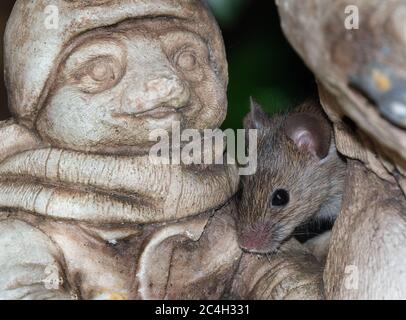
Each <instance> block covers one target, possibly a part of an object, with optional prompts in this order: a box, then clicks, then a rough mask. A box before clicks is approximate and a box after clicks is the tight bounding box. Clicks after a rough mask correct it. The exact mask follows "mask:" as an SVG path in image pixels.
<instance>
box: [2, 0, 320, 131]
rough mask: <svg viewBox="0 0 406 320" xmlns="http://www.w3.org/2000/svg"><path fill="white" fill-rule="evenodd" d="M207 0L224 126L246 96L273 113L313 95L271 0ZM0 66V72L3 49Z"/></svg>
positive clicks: (243, 109) (232, 122)
mask: <svg viewBox="0 0 406 320" xmlns="http://www.w3.org/2000/svg"><path fill="white" fill-rule="evenodd" d="M27 1H28V0H27ZM38 1H39V0H38ZM208 1H209V3H210V5H211V6H212V9H213V11H214V13H215V15H216V17H217V19H218V21H219V23H220V26H221V28H222V30H223V36H224V40H225V43H226V48H227V55H228V61H229V71H230V86H229V90H228V94H229V112H228V117H227V119H226V122H225V123H224V125H223V128H241V127H242V122H241V121H242V118H243V117H244V115H245V114H246V113H247V112H248V110H249V97H250V96H253V97H255V98H256V100H257V101H258V102H260V103H261V104H262V105H263V106H264V108H265V109H266V110H267V111H268V112H269V113H273V112H275V111H279V110H283V109H286V108H289V107H292V106H294V104H296V103H297V102H299V101H301V100H303V99H304V98H306V97H307V96H309V95H312V94H313V93H314V80H313V77H312V75H311V73H310V72H309V71H308V70H307V69H306V67H305V66H304V64H303V63H302V62H301V60H300V59H299V58H298V56H297V55H296V54H295V52H294V51H293V49H291V47H290V46H289V44H288V42H287V41H286V40H285V38H284V36H283V34H282V31H281V28H280V24H279V18H278V14H277V11H276V7H275V5H274V4H273V1H271V0H208ZM13 4H14V0H1V1H0V8H1V12H0V34H1V35H3V33H4V28H5V25H6V22H7V19H8V16H9V15H10V12H11V9H12V6H13ZM1 47H3V46H1ZM0 70H3V56H2V50H1V66H0ZM7 117H9V113H8V110H7V97H6V90H5V88H4V82H3V76H1V83H0V120H2V119H6V118H7Z"/></svg>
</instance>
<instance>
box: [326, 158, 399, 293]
mask: <svg viewBox="0 0 406 320" xmlns="http://www.w3.org/2000/svg"><path fill="white" fill-rule="evenodd" d="M348 170H349V174H348V180H347V191H346V193H345V194H344V198H343V207H342V211H341V214H340V216H339V217H338V219H337V221H336V224H335V226H334V229H333V235H332V241H331V245H330V252H329V258H328V260H327V265H326V269H325V271H324V285H325V290H326V297H327V298H329V299H406V246H405V241H406V201H405V200H404V198H403V196H402V191H401V190H400V189H399V187H397V186H396V185H394V184H391V183H389V182H387V181H384V180H382V179H380V178H378V177H377V176H376V175H375V174H373V173H372V172H371V171H368V170H367V169H365V167H363V166H362V164H361V163H359V162H358V161H353V160H352V161H350V164H349V169H348ZM354 195H355V197H354Z"/></svg>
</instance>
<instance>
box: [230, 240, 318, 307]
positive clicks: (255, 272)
mask: <svg viewBox="0 0 406 320" xmlns="http://www.w3.org/2000/svg"><path fill="white" fill-rule="evenodd" d="M322 269H323V266H322V265H321V264H320V263H318V262H317V260H316V259H315V257H314V256H313V255H312V254H311V253H310V252H309V251H308V250H307V249H306V248H305V247H304V246H303V245H301V244H300V243H299V242H298V241H297V240H295V239H291V240H289V241H287V242H286V243H285V244H283V245H282V247H281V248H280V250H279V252H278V253H276V254H273V255H270V256H264V255H263V256H259V255H258V256H257V255H254V254H248V253H247V254H244V255H243V258H242V259H241V263H240V268H239V270H238V272H237V274H236V276H235V280H234V284H233V288H232V296H233V297H235V298H239V299H254V300H262V299H263V300H287V299H289V300H290V299H294V300H296V299H299V300H302V299H310V300H319V299H323V298H324V295H323V285H322Z"/></svg>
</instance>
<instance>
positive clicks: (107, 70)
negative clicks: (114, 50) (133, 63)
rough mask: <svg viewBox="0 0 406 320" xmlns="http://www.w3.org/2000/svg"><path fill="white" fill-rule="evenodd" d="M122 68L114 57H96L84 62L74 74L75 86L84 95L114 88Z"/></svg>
mask: <svg viewBox="0 0 406 320" xmlns="http://www.w3.org/2000/svg"><path fill="white" fill-rule="evenodd" d="M122 74H123V67H122V65H121V64H120V62H119V61H118V60H117V59H115V58H114V57H110V56H107V57H97V58H95V59H93V60H91V61H89V62H86V63H85V64H84V65H83V66H82V67H81V68H80V69H79V70H78V71H77V72H76V73H75V74H74V79H75V82H76V84H77V86H78V87H79V88H80V89H81V90H82V91H84V92H86V93H99V92H102V91H105V90H108V89H111V88H112V87H114V86H115V85H116V84H117V82H118V81H119V80H120V78H121V77H122Z"/></svg>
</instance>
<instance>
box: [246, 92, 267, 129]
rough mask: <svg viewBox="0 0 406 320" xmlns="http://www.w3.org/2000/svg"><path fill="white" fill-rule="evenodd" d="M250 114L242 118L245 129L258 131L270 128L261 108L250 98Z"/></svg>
mask: <svg viewBox="0 0 406 320" xmlns="http://www.w3.org/2000/svg"><path fill="white" fill-rule="evenodd" d="M250 102H251V112H250V113H249V114H248V115H247V116H246V117H245V118H244V128H245V129H259V128H264V127H269V126H270V121H269V117H268V115H267V114H266V113H265V111H264V110H262V107H261V106H260V105H259V104H258V103H257V102H256V101H255V100H254V98H253V97H251V98H250Z"/></svg>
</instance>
